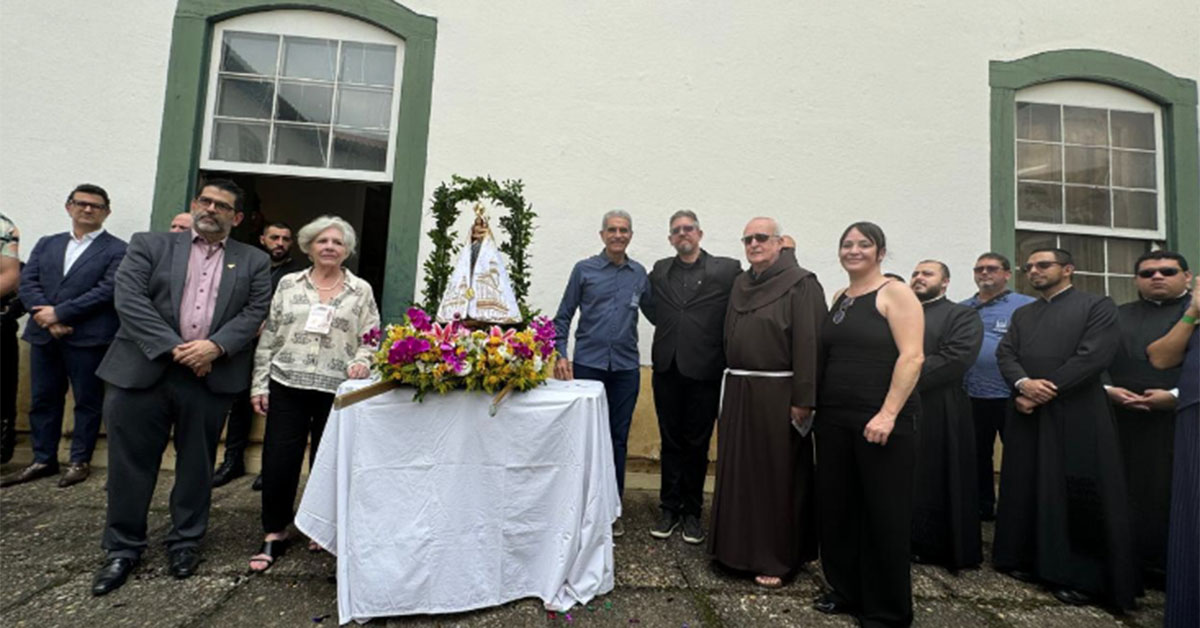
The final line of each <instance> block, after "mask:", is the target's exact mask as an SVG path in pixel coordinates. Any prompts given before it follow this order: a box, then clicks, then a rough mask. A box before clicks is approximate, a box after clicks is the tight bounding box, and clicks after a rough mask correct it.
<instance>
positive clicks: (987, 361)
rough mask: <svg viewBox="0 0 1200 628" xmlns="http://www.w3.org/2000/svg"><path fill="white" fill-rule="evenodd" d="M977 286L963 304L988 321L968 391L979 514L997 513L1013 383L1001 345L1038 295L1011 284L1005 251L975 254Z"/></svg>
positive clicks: (990, 518) (990, 517)
mask: <svg viewBox="0 0 1200 628" xmlns="http://www.w3.org/2000/svg"><path fill="white" fill-rule="evenodd" d="M973 270H974V272H975V286H976V287H978V288H979V291H978V292H976V293H975V296H973V297H971V298H969V299H967V300H966V301H963V302H962V304H963V305H965V306H967V307H970V308H972V309H974V310H976V311H977V312H979V318H980V319H981V320H982V321H983V346H982V347H980V350H979V358H978V359H976V360H975V365H974V366H972V367H971V370H969V371H967V376H966V382H967V396H968V397H970V398H971V417H972V419H973V421H974V423H975V477H976V484H978V486H979V518H980V519H982V520H983V521H994V520H995V519H996V465H995V462H993V459H992V457H993V455H994V454H995V451H996V436H997V435H999V436H1000V438H1001V440H1003V439H1004V417H1005V415H1006V414H1007V413H1008V404H1009V397H1011V396H1012V395H1011V391H1012V389H1011V388H1010V387H1009V385H1008V382H1006V381H1004V376H1002V375H1001V374H1000V367H999V366H997V365H996V347H997V346H998V345H999V344H1000V339H1001V338H1004V334H1005V333H1006V332H1008V325H1009V322H1010V321H1011V320H1012V315H1013V312H1015V311H1016V310H1017V308H1019V307H1021V306H1022V305H1028V304H1030V303H1033V302H1034V298H1033V297H1030V296H1026V295H1024V294H1020V293H1017V292H1013V291H1012V290H1009V289H1008V282H1009V280H1010V279H1012V267H1011V266H1010V265H1009V262H1008V258H1007V257H1005V256H1003V255H1001V254H1000V253H984V254H983V255H980V256H979V259H977V260H975V268H974V269H973Z"/></svg>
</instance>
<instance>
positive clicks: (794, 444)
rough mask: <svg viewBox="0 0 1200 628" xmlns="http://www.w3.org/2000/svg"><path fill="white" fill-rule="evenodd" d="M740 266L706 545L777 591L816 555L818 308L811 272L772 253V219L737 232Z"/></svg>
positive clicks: (775, 228) (776, 239) (818, 291)
mask: <svg viewBox="0 0 1200 628" xmlns="http://www.w3.org/2000/svg"><path fill="white" fill-rule="evenodd" d="M742 243H743V244H744V246H745V249H746V261H748V262H749V263H750V270H749V271H747V272H745V273H742V274H741V275H739V276H738V277H737V279H735V280H734V282H733V291H732V293H731V294H730V297H729V309H728V311H727V313H726V315H725V355H726V360H727V362H728V365H729V368H727V369H726V371H725V381H724V384H723V390H722V392H723V395H722V400H721V406H720V418H719V419H718V420H719V422H720V428H719V429H720V438H719V439H718V441H717V448H718V454H717V480H716V492H715V495H714V496H713V508H712V523H711V534H710V535H709V539H708V551H709V553H710V554H712V556H713V558H714V559H715V560H716V561H717V562H719V563H721V564H722V565H724V566H726V567H729V568H732V569H736V570H738V571H742V572H747V573H750V574H756V575H755V582H757V583H758V584H759V586H762V587H767V588H777V587H779V586H781V585H782V583H783V582H782V578H783V577H786V576H788V575H790V574H792V573H794V572H795V571H796V569H798V568H799V567H800V566H801V565H802V564H803V563H805V562H808V561H810V560H813V559H814V558H816V554H817V528H816V512H815V510H814V507H813V491H814V486H813V479H814V478H813V441H812V437H811V435H810V434H809V430H810V429H811V426H812V411H813V408H814V407H816V405H817V383H818V382H819V381H820V377H819V373H818V363H819V358H818V356H819V352H820V345H819V344H818V342H819V335H818V334H819V333H820V329H821V324H822V321H823V320H824V317H825V314H826V308H825V290H824V289H823V288H822V287H821V284H820V282H818V281H817V276H816V275H814V274H813V273H811V272H809V271H808V270H805V269H803V268H801V267H799V266H797V265H796V261H795V259H794V258H792V257H791V256H785V255H781V250H782V248H783V247H782V242H781V238H780V231H779V224H778V223H776V222H775V220H774V219H771V218H755V219H753V220H751V221H750V222H749V223H747V224H746V228H745V229H744V230H743V231H742Z"/></svg>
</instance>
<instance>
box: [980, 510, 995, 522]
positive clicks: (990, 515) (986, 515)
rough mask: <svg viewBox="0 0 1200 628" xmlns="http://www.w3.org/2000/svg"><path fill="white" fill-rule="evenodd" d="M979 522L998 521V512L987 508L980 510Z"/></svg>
mask: <svg viewBox="0 0 1200 628" xmlns="http://www.w3.org/2000/svg"><path fill="white" fill-rule="evenodd" d="M979 520H980V521H995V520H996V511H995V510H993V509H991V508H987V507H984V508H980V509H979Z"/></svg>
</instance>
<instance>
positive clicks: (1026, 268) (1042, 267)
mask: <svg viewBox="0 0 1200 628" xmlns="http://www.w3.org/2000/svg"><path fill="white" fill-rule="evenodd" d="M1051 266H1062V263H1060V262H1033V263H1032V264H1026V265H1024V266H1022V267H1021V270H1023V271H1025V272H1029V271H1031V270H1033V269H1034V268H1037V269H1038V270H1049V269H1050V267H1051Z"/></svg>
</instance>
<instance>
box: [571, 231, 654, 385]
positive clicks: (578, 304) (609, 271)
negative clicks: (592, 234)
mask: <svg viewBox="0 0 1200 628" xmlns="http://www.w3.org/2000/svg"><path fill="white" fill-rule="evenodd" d="M653 307H654V305H653V299H651V297H650V280H649V278H648V277H647V276H646V269H645V268H643V267H642V265H641V264H639V263H637V262H635V261H633V260H632V259H630V258H628V257H626V258H625V263H624V264H621V265H617V264H614V263H612V261H611V260H609V259H608V256H607V255H605V254H604V253H603V252H601V253H600V254H599V255H595V256H592V257H589V258H587V259H583V260H580V261H579V262H578V263H576V264H575V268H574V269H572V270H571V278H570V280H569V281H568V282H567V289H566V290H565V291H564V292H563V297H562V301H561V302H560V303H559V305H558V314H557V315H555V317H554V329H555V332H557V337H556V339H555V348H557V349H558V354H559V355H560V356H562V357H566V356H567V336H568V335H569V332H570V329H571V319H572V318H574V316H575V310H579V325H578V326H577V327H576V329H575V355H574V361H575V362H576V363H578V364H582V365H584V366H590V367H592V368H595V369H604V370H608V371H625V370H630V369H636V368H638V366H640V361H639V360H638V332H637V323H638V309H639V308H640V309H641V310H642V311H643V312H647V318H650V315H649V312H650V311H651V308H653Z"/></svg>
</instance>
